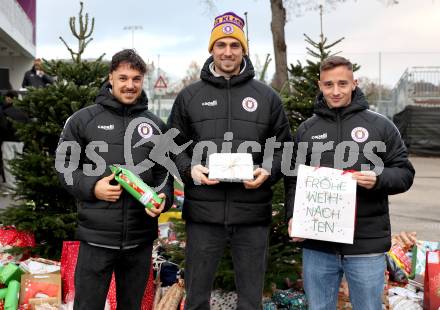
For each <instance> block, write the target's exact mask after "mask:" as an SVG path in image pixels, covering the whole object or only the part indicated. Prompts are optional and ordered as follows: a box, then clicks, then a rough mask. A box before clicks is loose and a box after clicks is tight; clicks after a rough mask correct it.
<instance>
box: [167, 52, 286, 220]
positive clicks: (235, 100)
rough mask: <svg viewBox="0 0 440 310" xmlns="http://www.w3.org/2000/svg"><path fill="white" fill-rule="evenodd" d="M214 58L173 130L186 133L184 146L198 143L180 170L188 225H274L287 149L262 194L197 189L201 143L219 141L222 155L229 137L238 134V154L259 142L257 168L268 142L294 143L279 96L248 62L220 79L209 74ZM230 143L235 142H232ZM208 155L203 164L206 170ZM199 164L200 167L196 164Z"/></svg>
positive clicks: (188, 93) (237, 188) (180, 104)
mask: <svg viewBox="0 0 440 310" xmlns="http://www.w3.org/2000/svg"><path fill="white" fill-rule="evenodd" d="M212 62H213V59H212V57H210V58H209V59H208V60H207V61H206V63H205V65H204V67H203V69H202V71H201V80H200V81H198V82H196V83H194V84H192V85H190V86H188V87H186V88H185V89H184V90H182V91H181V92H180V93H179V95H178V96H177V98H176V101H175V102H174V105H173V108H172V111H171V115H170V117H169V119H168V127H169V128H176V129H178V130H179V132H180V134H179V136H177V138H176V142H178V144H183V143H186V142H188V141H190V140H192V141H193V142H192V144H191V145H190V146H189V147H188V148H187V149H186V150H185V152H183V153H181V154H179V155H178V156H177V158H176V165H177V166H178V170H179V173H180V176H181V177H182V179H183V181H184V183H185V201H184V206H183V216H184V218H185V219H186V220H187V221H192V222H199V223H214V224H227V225H230V224H268V223H270V221H271V216H272V208H271V206H272V204H271V201H272V190H271V185H273V184H274V183H275V182H276V181H277V180H278V179H280V178H281V171H280V170H281V168H280V164H281V155H282V148H278V149H275V152H274V160H273V165H272V168H271V169H269V170H271V171H269V172H271V176H270V177H269V179H268V180H266V182H265V183H263V184H262V185H261V186H260V188H258V189H253V190H252V189H245V187H244V186H243V184H242V183H226V182H225V183H223V182H222V183H219V184H217V185H213V186H207V185H195V184H194V181H193V180H192V178H191V174H190V170H191V162H192V158H193V152H194V147H195V145H196V144H197V143H198V142H206V141H210V142H213V143H214V144H215V146H216V148H217V150H216V151H215V150H212V149H211V150H209V151H208V153H209V154H210V153H215V152H219V153H220V152H221V150H222V143H223V142H224V135H225V133H226V132H232V133H233V139H232V140H231V141H230V142H232V149H231V150H230V151H226V152H232V153H235V152H237V150H238V146H239V145H240V144H241V143H243V142H245V141H256V142H258V143H259V144H260V145H261V151H258V150H254V151H252V150H251V149H250V148H247V149H245V150H244V152H248V153H251V152H252V156H253V161H254V165H260V166H261V164H262V162H263V154H264V150H265V148H264V145H265V142H266V139H268V138H270V137H274V138H276V141H278V142H284V141H290V140H291V136H290V129H289V123H288V120H287V117H286V114H285V112H284V109H283V105H282V103H281V100H280V98H279V97H278V95H277V94H276V93H275V92H274V91H273V90H272V89H271V88H270V87H268V86H267V85H265V84H263V83H261V82H259V81H256V80H254V79H253V78H254V70H253V67H252V64H251V62H250V60H249V58H248V57H245V61H244V62H243V65H242V72H241V73H240V74H239V75H237V76H233V77H232V78H231V79H230V80H226V79H225V78H224V77H215V76H214V75H213V74H212V72H211V71H210V69H209V65H210V64H211V63H212ZM228 142H229V141H228ZM206 158H207V152H206V150H205V152H204V154H203V157H202V159H201V164H202V165H204V166H205V165H206ZM196 163H197V162H196Z"/></svg>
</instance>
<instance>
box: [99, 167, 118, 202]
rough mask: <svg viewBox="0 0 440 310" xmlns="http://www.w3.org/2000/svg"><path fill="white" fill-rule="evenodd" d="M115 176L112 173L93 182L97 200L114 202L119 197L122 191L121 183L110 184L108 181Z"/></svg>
mask: <svg viewBox="0 0 440 310" xmlns="http://www.w3.org/2000/svg"><path fill="white" fill-rule="evenodd" d="M114 178H115V174H114V173H112V174H111V175H109V176H107V177H103V178H102V179H100V180H99V181H98V182H96V184H95V189H94V193H95V197H96V198H98V199H99V200H104V201H110V202H115V201H117V200H118V199H119V197H120V196H121V193H122V188H121V185H119V184H118V185H111V184H110V182H111V181H112V180H113V179H114Z"/></svg>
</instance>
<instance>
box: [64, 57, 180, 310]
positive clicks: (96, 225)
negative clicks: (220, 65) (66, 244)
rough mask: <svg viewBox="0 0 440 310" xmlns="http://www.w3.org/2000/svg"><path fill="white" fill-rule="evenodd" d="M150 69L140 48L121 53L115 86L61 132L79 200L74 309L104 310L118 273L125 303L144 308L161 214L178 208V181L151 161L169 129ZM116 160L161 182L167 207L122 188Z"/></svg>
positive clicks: (112, 79) (113, 74) (69, 184)
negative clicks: (151, 100)
mask: <svg viewBox="0 0 440 310" xmlns="http://www.w3.org/2000/svg"><path fill="white" fill-rule="evenodd" d="M145 72H146V65H145V63H144V61H143V60H142V58H141V57H140V56H139V55H137V54H136V53H135V52H134V51H133V50H123V51H121V52H118V53H116V54H115V55H114V56H113V58H112V61H111V63H110V74H109V83H107V84H105V85H104V86H103V88H102V89H101V91H100V93H99V95H98V96H97V98H96V101H95V104H94V105H91V106H89V107H86V108H83V109H81V110H79V111H78V112H76V113H74V114H73V115H72V116H71V117H70V118H69V119H68V120H67V122H66V125H65V127H64V129H63V132H62V134H61V138H60V144H59V146H58V148H57V159H56V168H57V170H58V172H59V175H60V178H61V180H62V182H63V184H64V185H65V187H66V189H67V190H68V191H69V192H70V193H71V194H72V195H73V196H75V198H77V199H78V200H79V206H78V229H77V238H78V239H79V240H81V246H80V250H79V254H78V262H77V266H76V271H75V292H76V293H75V302H74V309H88V310H89V309H96V310H98V309H99V310H101V309H104V305H105V300H106V296H107V292H108V288H109V285H110V280H111V276H112V273H113V272H114V273H115V278H116V295H117V301H118V305H120V306H119V307H120V308H121V309H132V310H138V309H140V304H141V300H142V297H143V293H144V290H145V286H146V283H147V279H148V274H149V270H150V261H151V252H152V245H153V241H154V239H156V238H157V234H158V224H157V218H156V217H157V216H158V215H159V214H160V213H161V212H163V211H164V210H167V209H168V208H169V207H170V206H171V202H172V201H171V199H172V182H173V178H172V177H169V175H168V173H167V170H166V169H165V168H164V167H162V166H161V165H158V164H155V163H154V162H153V161H151V160H149V158H150V159H151V156H150V153H151V152H152V151H153V150H154V148H155V147H157V146H158V145H155V143H160V141H161V140H160V139H156V138H157V137H158V136H160V134H161V133H163V132H165V131H166V126H165V124H164V123H163V122H162V121H161V120H160V119H159V118H158V117H156V116H155V115H153V114H152V113H151V112H150V111H148V105H147V104H148V101H147V97H146V95H145V92H144V91H143V90H142V85H143V80H144V74H145ZM153 139H155V141H156V142H153ZM66 162H67V165H65V163H66ZM113 164H116V165H123V166H126V167H127V168H129V169H130V170H131V171H133V172H134V173H136V174H138V175H139V176H140V178H141V179H142V180H143V181H144V182H145V183H147V184H148V185H149V186H152V187H156V188H157V191H160V194H159V197H161V198H163V203H162V204H161V205H160V207H159V208H157V209H154V208H153V209H151V210H147V209H145V208H144V206H143V205H142V204H141V203H140V202H138V201H137V200H135V199H134V198H133V197H132V196H131V195H130V194H129V193H127V192H125V191H123V190H122V189H121V186H120V185H119V184H117V183H115V180H114V177H115V176H114V174H111V172H110V171H109V169H108V165H113ZM66 166H67V167H66Z"/></svg>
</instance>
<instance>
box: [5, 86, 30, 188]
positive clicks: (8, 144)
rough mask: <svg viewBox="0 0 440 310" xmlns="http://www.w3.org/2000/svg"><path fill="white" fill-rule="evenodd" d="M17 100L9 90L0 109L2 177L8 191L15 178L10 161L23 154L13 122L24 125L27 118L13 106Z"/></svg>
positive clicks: (15, 95)
mask: <svg viewBox="0 0 440 310" xmlns="http://www.w3.org/2000/svg"><path fill="white" fill-rule="evenodd" d="M16 98H18V94H17V92H16V91H13V90H9V91H8V92H7V93H6V95H5V100H4V103H3V106H2V107H1V108H0V132H1V135H0V137H1V138H0V145H1V155H2V160H3V176H4V179H5V185H6V187H7V188H8V189H14V188H15V176H14V175H13V174H12V173H11V171H10V168H11V165H10V163H9V161H10V160H12V159H15V158H16V157H17V155H18V154H21V153H23V146H24V144H23V142H20V139H18V137H17V134H16V133H17V130H16V128H15V125H14V122H19V123H25V122H27V121H28V116H27V114H26V113H25V112H23V111H22V110H21V109H19V108H18V107H16V106H14V104H13V103H14V99H16Z"/></svg>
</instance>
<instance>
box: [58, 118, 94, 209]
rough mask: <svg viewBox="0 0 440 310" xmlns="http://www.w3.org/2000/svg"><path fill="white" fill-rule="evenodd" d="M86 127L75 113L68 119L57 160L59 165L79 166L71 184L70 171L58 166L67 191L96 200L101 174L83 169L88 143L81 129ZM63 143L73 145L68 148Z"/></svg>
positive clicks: (78, 196)
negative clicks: (89, 174) (69, 179)
mask: <svg viewBox="0 0 440 310" xmlns="http://www.w3.org/2000/svg"><path fill="white" fill-rule="evenodd" d="M85 127H86V126H84V125H83V124H81V122H80V120H79V117H78V116H77V115H73V116H72V117H70V118H69V119H68V120H67V121H66V124H65V126H64V129H63V131H62V133H61V137H60V140H59V143H58V148H57V150H56V159H55V161H56V162H57V163H58V164H57V167H59V166H60V165H64V167H77V168H76V169H75V170H74V171H73V172H71V175H72V179H73V182H72V183H71V184H68V182H67V180H68V174H69V175H70V173H65V172H60V171H58V170H59V168H57V172H58V177H59V179H60V181H61V183H62V184H63V186H64V187H65V188H66V189H67V191H68V192H69V193H70V194H72V195H73V196H74V197H75V198H76V199H78V200H84V201H95V200H97V198H96V197H95V194H94V189H95V184H96V182H97V181H98V180H99V179H100V178H101V176H87V175H85V174H84V172H83V170H82V165H83V162H84V161H83V158H84V156H85V148H86V143H85V142H84V141H83V139H82V138H81V131H82V130H85ZM62 144H64V145H67V144H71V146H70V147H68V148H64V147H60V146H62ZM74 145H75V146H74ZM78 147H79V149H78ZM78 155H79V156H78Z"/></svg>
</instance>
